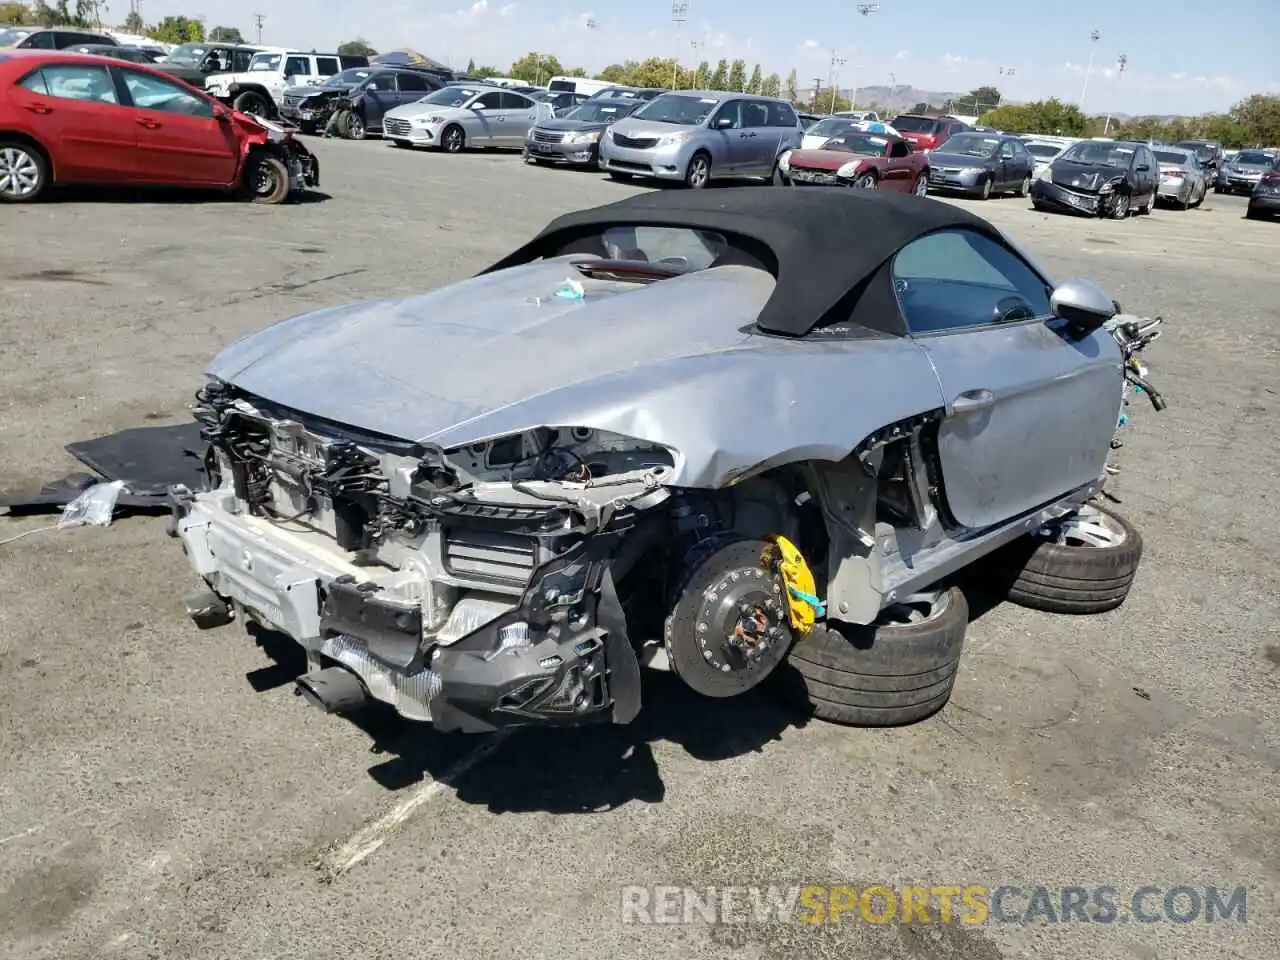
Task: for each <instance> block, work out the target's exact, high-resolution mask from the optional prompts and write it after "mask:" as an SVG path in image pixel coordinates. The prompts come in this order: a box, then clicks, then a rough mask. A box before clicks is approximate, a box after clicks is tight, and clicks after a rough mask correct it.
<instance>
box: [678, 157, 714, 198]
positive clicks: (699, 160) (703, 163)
mask: <svg viewBox="0 0 1280 960" xmlns="http://www.w3.org/2000/svg"><path fill="white" fill-rule="evenodd" d="M710 182H711V157H710V155H708V154H706V153H703V152H702V151H698V152H697V153H695V154H694V155H693V156H692V157H690V158H689V169H688V170H686V171H685V172H684V185H685V186H686V187H688V188H689V189H690V190H703V189H705V188H706V186H707V184H709V183H710Z"/></svg>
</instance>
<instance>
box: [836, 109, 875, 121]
mask: <svg viewBox="0 0 1280 960" xmlns="http://www.w3.org/2000/svg"><path fill="white" fill-rule="evenodd" d="M834 116H837V117H848V118H849V119H850V120H879V119H880V114H878V113H876V112H875V111H874V110H841V111H839V112H838V113H836V114H834Z"/></svg>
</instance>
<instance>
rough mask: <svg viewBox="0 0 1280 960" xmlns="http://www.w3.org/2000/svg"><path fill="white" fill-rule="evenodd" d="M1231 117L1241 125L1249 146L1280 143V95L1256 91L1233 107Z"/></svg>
mask: <svg viewBox="0 0 1280 960" xmlns="http://www.w3.org/2000/svg"><path fill="white" fill-rule="evenodd" d="M1230 118H1231V120H1232V121H1234V122H1235V123H1237V124H1239V125H1240V128H1241V130H1242V131H1243V133H1244V136H1245V138H1246V143H1247V145H1248V146H1268V147H1269V146H1274V145H1275V144H1277V143H1280V97H1278V96H1271V95H1267V94H1262V93H1255V94H1254V95H1253V96H1251V97H1248V98H1246V99H1244V100H1241V101H1240V102H1239V103H1237V104H1236V105H1235V106H1234V107H1232V108H1231V113H1230Z"/></svg>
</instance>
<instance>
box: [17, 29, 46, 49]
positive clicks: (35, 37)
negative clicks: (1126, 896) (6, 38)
mask: <svg viewBox="0 0 1280 960" xmlns="http://www.w3.org/2000/svg"><path fill="white" fill-rule="evenodd" d="M18 46H20V47H28V48H34V49H36V50H52V49H53V48H54V33H53V31H52V30H45V31H42V32H40V33H33V34H31V36H29V37H27V39H25V40H23V41H22V42H21V43H20V44H18Z"/></svg>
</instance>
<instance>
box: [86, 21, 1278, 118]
mask: <svg viewBox="0 0 1280 960" xmlns="http://www.w3.org/2000/svg"><path fill="white" fill-rule="evenodd" d="M117 5H119V6H120V7H121V8H122V9H123V8H125V6H126V4H125V0H115V2H113V3H112V4H111V16H112V18H113V19H114V18H115V16H116V13H117V12H118V11H117V10H116V9H115V8H116V6H117ZM798 9H799V8H797V7H793V6H788V5H787V4H785V3H778V2H776V0H770V2H765V0H736V2H735V0H689V13H688V16H689V20H688V22H687V23H685V24H684V26H683V28H682V29H681V32H680V34H679V36H677V32H676V27H675V25H674V24H672V22H671V3H670V0H665V2H664V0H631V2H623V3H616V2H610V3H608V4H605V3H603V2H601V0H584V2H576V3H575V2H569V0H510V2H508V0H423V2H418V3H410V2H405V0H389V2H388V0H382V2H377V3H370V4H352V3H339V2H337V0H148V2H145V3H144V6H143V13H144V15H145V17H146V19H147V20H148V21H152V22H154V21H155V20H158V19H159V18H160V17H163V16H164V15H166V14H170V13H185V14H188V15H198V16H203V17H204V18H205V22H206V24H207V25H209V26H213V25H216V24H226V25H229V26H236V27H239V28H240V29H241V30H242V31H243V32H244V34H245V36H246V37H248V38H250V39H252V26H253V14H254V13H261V14H263V15H264V16H265V17H266V20H265V23H264V26H263V42H265V43H274V44H282V45H297V46H302V47H307V48H310V47H313V46H314V47H316V48H317V49H319V48H332V47H333V46H335V45H336V44H337V43H338V42H340V41H342V40H346V39H350V38H352V37H355V36H357V35H358V36H363V37H364V38H365V39H366V40H368V41H369V42H370V43H372V44H373V45H374V46H375V47H377V48H379V49H392V48H395V47H399V46H409V47H413V48H414V49H417V50H421V51H422V52H423V53H426V54H428V55H430V56H433V57H435V58H436V59H439V60H445V61H447V62H451V63H459V64H461V65H465V64H466V61H467V60H468V59H470V58H473V57H474V58H475V60H476V62H477V63H489V64H493V65H495V66H498V67H499V68H505V67H507V66H509V65H510V63H511V61H512V60H514V59H515V58H517V57H519V56H521V55H523V54H524V53H527V52H528V51H530V50H537V51H539V52H542V53H553V54H555V55H556V56H558V57H559V58H560V60H561V62H563V63H564V64H565V65H566V66H576V65H581V66H585V67H587V68H588V69H593V70H598V69H600V68H602V67H604V66H605V65H606V64H608V63H611V62H615V61H619V60H623V59H628V58H630V59H643V58H644V57H648V56H664V57H669V56H672V55H673V54H675V53H678V54H679V55H680V58H681V60H682V61H683V62H686V63H689V64H690V65H692V64H693V63H695V62H696V61H697V60H702V59H706V60H710V61H712V62H714V61H715V60H717V59H720V58H722V57H724V58H728V59H733V58H735V57H742V58H745V59H746V60H747V61H748V64H749V65H750V64H751V63H754V62H757V61H758V62H760V63H761V65H762V67H763V69H764V71H765V73H766V74H767V73H769V72H771V71H777V72H778V73H779V74H781V75H783V76H785V75H786V74H787V72H788V71H790V70H791V69H792V68H795V69H796V70H797V71H798V73H799V76H800V78H801V85H802V86H810V85H811V84H812V78H814V77H817V76H822V77H823V85H824V86H826V85H827V84H828V83H829V76H830V73H831V57H832V50H833V49H836V50H838V51H839V54H840V55H841V56H842V57H844V58H845V59H846V60H847V62H846V64H845V65H844V66H843V67H841V68H840V85H841V86H842V87H847V86H849V85H850V84H857V85H858V86H867V85H870V84H887V83H889V82H890V81H891V78H892V79H896V81H897V82H898V83H903V84H908V83H909V84H912V85H914V86H916V87H919V88H921V89H925V90H938V91H960V92H965V91H968V90H969V89H971V88H973V87H975V86H978V85H980V84H986V83H994V84H996V85H997V86H999V87H1000V88H1001V89H1002V90H1003V91H1004V92H1005V94H1006V96H1008V97H1010V98H1012V99H1016V100H1026V99H1038V98H1041V97H1046V96H1058V97H1060V98H1062V99H1064V100H1067V101H1071V102H1076V101H1078V100H1079V98H1080V96H1081V91H1082V87H1083V83H1084V73H1085V64H1086V63H1087V61H1088V59H1089V51H1090V47H1091V46H1092V47H1093V50H1094V54H1095V56H1094V69H1093V72H1092V76H1091V79H1090V81H1089V85H1088V92H1087V95H1086V98H1085V110H1086V111H1087V112H1090V113H1093V112H1102V111H1106V110H1108V109H1112V110H1115V111H1117V112H1123V113H1183V112H1185V113H1200V112H1205V111H1210V110H1214V111H1216V110H1225V109H1226V108H1228V107H1229V106H1230V105H1231V104H1232V103H1234V102H1236V101H1237V100H1239V99H1241V98H1242V97H1244V96H1247V95H1248V94H1250V93H1259V92H1272V93H1280V61H1277V58H1276V55H1275V51H1276V49H1277V46H1278V45H1280V0H1234V2H1232V3H1231V4H1230V9H1231V16H1230V18H1229V20H1228V19H1222V18H1218V17H1216V16H1215V8H1214V7H1213V6H1212V5H1206V4H1205V3H1204V2H1203V0H1161V2H1159V3H1155V2H1150V0H1147V2H1142V3H1137V4H1128V5H1126V4H1121V3H1116V2H1115V0H1031V2H1030V3H1026V4H1011V3H1008V2H1003V0H967V2H966V3H963V4H957V3H954V2H943V0H911V2H906V0H881V3H880V10H879V12H877V13H875V14H873V15H871V16H868V17H862V16H859V15H858V14H857V12H856V4H855V2H850V0H845V2H836V0H811V2H810V3H808V4H806V5H805V6H804V7H803V10H804V13H803V15H798V16H795V17H792V16H790V14H791V13H792V12H793V11H795V12H798ZM961 11H963V13H961ZM588 21H594V22H595V23H597V24H598V27H597V28H596V29H590V28H588V26H587V22H588ZM1032 24H1034V26H1033V25H1032ZM1094 28H1097V29H1098V30H1099V31H1100V32H1101V34H1102V36H1101V39H1099V40H1098V41H1097V43H1095V44H1091V43H1090V41H1089V32H1090V30H1091V29H1094ZM695 42H697V43H700V44H702V46H701V47H695V46H694V43H695ZM1121 54H1124V55H1126V56H1127V57H1128V64H1127V67H1126V69H1125V71H1124V74H1123V76H1121V77H1118V78H1117V76H1116V64H1117V60H1118V57H1119V56H1120V55H1121ZM1001 68H1005V69H1006V70H1008V69H1009V68H1012V70H1013V74H1012V75H1008V76H1002V75H1001V73H1000V70H1001Z"/></svg>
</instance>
